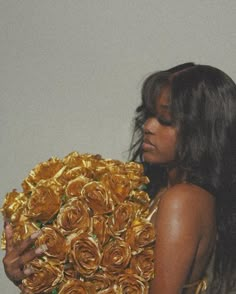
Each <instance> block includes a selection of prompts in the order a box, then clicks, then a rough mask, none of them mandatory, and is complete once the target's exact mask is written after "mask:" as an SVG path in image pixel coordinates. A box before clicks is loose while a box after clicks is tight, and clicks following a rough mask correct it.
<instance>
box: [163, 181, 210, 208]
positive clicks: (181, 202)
mask: <svg viewBox="0 0 236 294" xmlns="http://www.w3.org/2000/svg"><path fill="white" fill-rule="evenodd" d="M212 205H214V196H213V195H212V194H210V193H209V192H208V191H206V190H204V189H203V188H201V187H199V186H196V185H192V184H187V183H182V184H177V185H174V186H173V187H171V188H169V189H168V190H167V191H166V192H165V193H164V195H163V197H162V199H161V201H160V206H168V207H170V208H171V207H172V208H179V209H181V208H182V209H185V208H191V207H194V208H195V209H201V210H202V209H204V210H205V209H206V208H207V207H211V206H212Z"/></svg>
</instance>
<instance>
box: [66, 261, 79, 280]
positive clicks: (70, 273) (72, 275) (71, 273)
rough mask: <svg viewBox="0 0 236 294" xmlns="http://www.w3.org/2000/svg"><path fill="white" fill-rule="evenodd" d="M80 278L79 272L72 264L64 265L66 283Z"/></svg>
mask: <svg viewBox="0 0 236 294" xmlns="http://www.w3.org/2000/svg"><path fill="white" fill-rule="evenodd" d="M77 278H79V276H78V272H77V271H76V270H75V269H74V267H73V265H72V264H71V263H65V264H64V279H63V280H64V281H67V280H71V279H77Z"/></svg>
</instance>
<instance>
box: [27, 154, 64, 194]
mask: <svg viewBox="0 0 236 294" xmlns="http://www.w3.org/2000/svg"><path fill="white" fill-rule="evenodd" d="M62 167H63V163H62V161H61V160H60V159H59V158H56V157H52V158H50V159H49V160H48V161H45V162H41V163H39V164H37V165H36V166H35V168H34V169H32V171H31V172H30V173H29V175H28V177H27V178H26V179H25V180H24V181H23V182H22V188H23V191H24V193H26V194H27V193H29V192H31V190H32V189H33V187H35V186H36V185H37V183H38V182H39V181H40V180H47V179H51V178H53V177H54V176H55V175H56V174H57V173H58V172H59V171H60V170H61V168H62Z"/></svg>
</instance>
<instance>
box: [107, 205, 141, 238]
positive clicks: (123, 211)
mask: <svg viewBox="0 0 236 294" xmlns="http://www.w3.org/2000/svg"><path fill="white" fill-rule="evenodd" d="M135 216H136V209H135V205H134V204H133V203H131V202H123V203H121V204H119V205H117V206H116V207H115V209H114V212H113V215H112V217H110V218H109V225H110V228H111V231H112V232H113V234H114V235H120V234H121V233H122V232H124V231H125V230H126V229H127V228H128V227H129V226H130V224H131V222H132V221H133V220H134V218H135Z"/></svg>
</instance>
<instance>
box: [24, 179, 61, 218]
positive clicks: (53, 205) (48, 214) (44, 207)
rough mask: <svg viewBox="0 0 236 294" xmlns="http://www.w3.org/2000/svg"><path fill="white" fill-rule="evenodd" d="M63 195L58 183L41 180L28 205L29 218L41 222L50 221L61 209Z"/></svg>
mask: <svg viewBox="0 0 236 294" xmlns="http://www.w3.org/2000/svg"><path fill="white" fill-rule="evenodd" d="M62 193H63V192H62V187H61V185H59V183H58V182H57V181H55V180H41V181H40V182H39V183H38V185H37V186H36V187H35V189H34V190H33V191H32V194H31V197H30V198H29V201H28V203H27V208H28V210H27V216H28V217H29V218H31V219H34V220H37V221H41V222H47V221H49V220H50V219H52V218H53V217H54V216H55V215H56V214H57V212H58V211H59V209H60V206H61V195H62Z"/></svg>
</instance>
